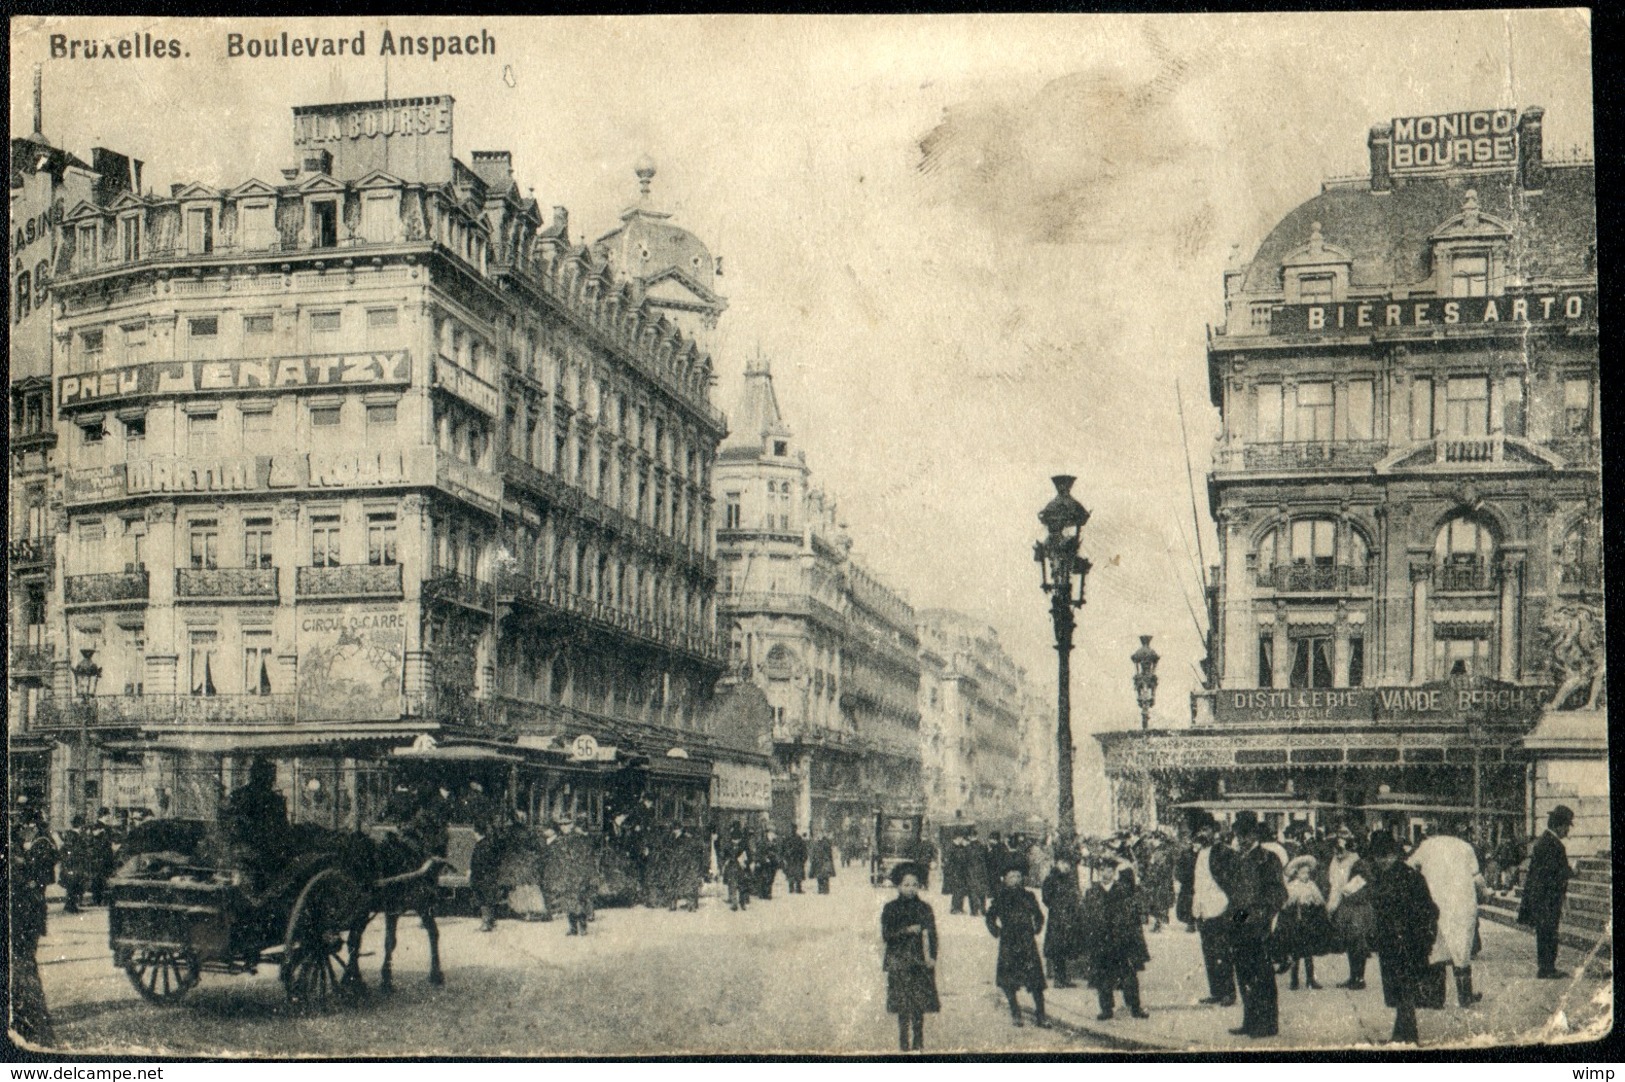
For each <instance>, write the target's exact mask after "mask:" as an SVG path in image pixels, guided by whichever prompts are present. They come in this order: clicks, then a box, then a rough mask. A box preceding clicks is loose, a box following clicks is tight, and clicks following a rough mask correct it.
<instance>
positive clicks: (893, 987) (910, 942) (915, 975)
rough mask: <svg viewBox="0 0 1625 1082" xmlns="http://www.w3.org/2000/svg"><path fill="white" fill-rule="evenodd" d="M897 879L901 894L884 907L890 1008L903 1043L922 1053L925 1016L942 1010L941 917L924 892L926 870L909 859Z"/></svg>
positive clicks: (899, 1042) (900, 867)
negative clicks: (939, 981) (939, 974)
mask: <svg viewBox="0 0 1625 1082" xmlns="http://www.w3.org/2000/svg"><path fill="white" fill-rule="evenodd" d="M891 880H892V884H893V885H894V886H896V887H897V897H895V898H893V899H892V900H891V901H889V902H887V903H886V906H885V908H884V909H882V910H881V911H880V938H881V939H882V940H883V941H884V942H885V944H886V956H885V959H884V961H883V962H882V963H881V965H882V968H884V969H885V971H886V1010H887V1011H889V1012H891V1013H892V1014H895V1015H896V1016H897V1047H898V1048H899V1049H901V1050H902V1051H904V1052H908V1051H915V1052H918V1051H919V1050H920V1049H922V1048H924V1047H925V1016H926V1015H928V1014H936V1013H937V1012H938V1011H940V1010H941V1009H942V1004H941V1003H940V1002H939V1001H938V999H937V918H936V915H935V914H934V913H933V912H932V911H931V906H930V905H929V904H928V903H927V902H926V901H925V900H924V899H922V898H921V897H920V885H921V883H922V882H923V881H924V871H923V869H921V868H920V867H919V866H918V865H916V864H913V863H909V862H906V861H905V862H904V863H902V864H899V865H897V867H895V868H893V869H892V873H891ZM911 1035H912V1037H913V1044H912V1045H910V1043H909V1039H910V1036H911Z"/></svg>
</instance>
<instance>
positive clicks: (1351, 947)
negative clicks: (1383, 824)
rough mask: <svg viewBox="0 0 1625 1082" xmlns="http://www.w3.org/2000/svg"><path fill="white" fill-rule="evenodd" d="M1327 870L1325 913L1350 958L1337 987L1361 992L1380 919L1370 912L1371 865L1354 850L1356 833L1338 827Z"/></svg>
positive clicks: (1346, 828)
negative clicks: (1346, 976) (1344, 977)
mask: <svg viewBox="0 0 1625 1082" xmlns="http://www.w3.org/2000/svg"><path fill="white" fill-rule="evenodd" d="M1333 844H1334V846H1335V849H1334V852H1333V854H1332V859H1331V861H1330V867H1329V869H1328V873H1329V874H1328V876H1327V882H1328V888H1327V891H1326V910H1327V913H1328V914H1329V915H1330V917H1331V921H1332V933H1333V937H1334V938H1335V939H1336V941H1337V943H1338V944H1339V945H1340V946H1341V947H1342V949H1343V953H1344V954H1345V955H1346V956H1347V958H1348V963H1349V976H1348V980H1346V981H1343V982H1342V983H1341V984H1339V985H1338V987H1339V988H1347V989H1349V990H1351V991H1355V992H1358V991H1360V990H1361V989H1363V988H1365V967H1366V961H1367V960H1368V959H1369V958H1370V957H1371V935H1372V933H1373V932H1374V931H1375V930H1376V924H1377V918H1376V916H1375V915H1374V914H1373V913H1372V910H1371V891H1370V884H1371V880H1372V874H1371V866H1370V865H1369V864H1367V863H1366V862H1365V860H1364V859H1363V858H1362V857H1361V856H1360V854H1359V853H1358V852H1356V851H1355V848H1354V844H1355V843H1354V831H1353V830H1351V829H1349V828H1348V827H1347V826H1342V827H1339V828H1338V830H1337V836H1336V838H1335V839H1334V841H1333Z"/></svg>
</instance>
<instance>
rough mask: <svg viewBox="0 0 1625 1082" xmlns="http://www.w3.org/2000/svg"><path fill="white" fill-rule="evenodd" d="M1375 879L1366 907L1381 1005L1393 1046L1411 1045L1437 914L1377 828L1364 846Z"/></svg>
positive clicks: (1417, 876) (1394, 845)
mask: <svg viewBox="0 0 1625 1082" xmlns="http://www.w3.org/2000/svg"><path fill="white" fill-rule="evenodd" d="M1365 853H1366V859H1367V860H1368V861H1370V865H1371V870H1372V874H1373V876H1374V877H1375V881H1374V882H1373V883H1372V885H1371V888H1370V890H1371V909H1372V914H1373V916H1374V917H1375V918H1376V921H1375V928H1374V930H1373V933H1372V945H1373V946H1374V947H1375V948H1376V952H1377V966H1378V969H1379V970H1380V972H1381V973H1382V999H1383V1003H1384V1004H1386V1005H1387V1006H1389V1007H1392V1008H1394V1030H1393V1034H1392V1036H1391V1037H1390V1038H1389V1039H1390V1040H1392V1041H1395V1042H1404V1043H1410V1044H1415V1043H1417V1040H1418V1037H1417V1032H1416V1006H1417V1004H1416V1000H1417V995H1418V993H1419V991H1420V987H1421V982H1422V980H1423V978H1424V974H1425V971H1426V970H1427V959H1428V953H1429V952H1430V951H1431V950H1432V949H1433V938H1434V936H1435V935H1436V934H1437V932H1438V925H1439V910H1438V907H1437V906H1435V905H1434V904H1433V898H1432V896H1431V895H1430V894H1428V886H1427V882H1426V881H1425V880H1424V879H1423V878H1422V874H1421V873H1420V872H1418V871H1417V870H1416V869H1414V868H1412V867H1411V866H1410V865H1408V864H1406V863H1405V862H1404V861H1403V860H1401V859H1400V852H1399V843H1398V842H1396V841H1394V836H1393V835H1392V834H1390V833H1389V832H1388V831H1387V830H1381V829H1379V830H1376V831H1373V832H1372V834H1371V840H1370V841H1369V842H1367V843H1366V851H1365Z"/></svg>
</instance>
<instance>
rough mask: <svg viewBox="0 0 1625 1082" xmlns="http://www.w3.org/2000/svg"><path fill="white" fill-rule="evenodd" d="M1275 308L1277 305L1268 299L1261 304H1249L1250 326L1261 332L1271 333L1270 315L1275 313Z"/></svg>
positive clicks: (1248, 317) (1251, 328) (1248, 316)
mask: <svg viewBox="0 0 1625 1082" xmlns="http://www.w3.org/2000/svg"><path fill="white" fill-rule="evenodd" d="M1274 308H1275V306H1274V305H1272V304H1270V303H1269V302H1268V301H1265V302H1263V303H1260V304H1249V305H1248V306H1247V325H1248V328H1249V329H1250V330H1254V331H1258V332H1260V333H1265V334H1267V333H1269V329H1270V317H1271V316H1272V315H1273V313H1274Z"/></svg>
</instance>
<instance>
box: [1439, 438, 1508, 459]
mask: <svg viewBox="0 0 1625 1082" xmlns="http://www.w3.org/2000/svg"><path fill="white" fill-rule="evenodd" d="M1433 454H1434V458H1433V461H1435V462H1437V463H1440V464H1445V463H1448V464H1450V465H1477V464H1485V463H1493V462H1501V461H1503V459H1504V458H1505V456H1506V441H1505V439H1504V438H1503V437H1501V436H1468V437H1463V436H1441V437H1440V438H1439V439H1436V440H1434V441H1433Z"/></svg>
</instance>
